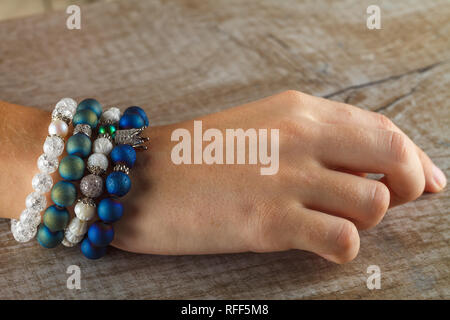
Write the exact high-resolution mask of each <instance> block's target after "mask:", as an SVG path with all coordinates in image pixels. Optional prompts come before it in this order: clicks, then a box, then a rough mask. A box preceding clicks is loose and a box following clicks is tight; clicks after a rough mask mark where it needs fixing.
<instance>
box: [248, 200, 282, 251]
mask: <svg viewBox="0 0 450 320" xmlns="http://www.w3.org/2000/svg"><path fill="white" fill-rule="evenodd" d="M258 211H259V212H257V213H256V214H255V216H254V220H253V222H252V223H251V225H252V227H251V231H250V234H251V236H250V237H249V244H248V247H249V248H250V251H253V252H268V251H273V250H276V249H280V250H282V249H283V248H282V247H280V237H279V235H280V231H279V230H280V228H281V227H282V224H283V221H284V220H285V219H284V218H283V215H281V214H279V212H280V208H278V209H277V208H276V206H273V205H272V204H269V205H268V204H265V205H263V206H262V207H260V208H259V209H258ZM286 249H287V248H286Z"/></svg>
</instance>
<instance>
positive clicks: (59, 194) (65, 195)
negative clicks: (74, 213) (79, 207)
mask: <svg viewBox="0 0 450 320" xmlns="http://www.w3.org/2000/svg"><path fill="white" fill-rule="evenodd" d="M51 197H52V201H53V202H54V203H55V204H56V205H58V206H60V207H70V206H71V205H73V203H74V202H75V199H76V198H77V189H76V188H75V186H74V185H73V184H72V183H70V182H68V181H59V182H57V183H55V185H54V186H53V188H52V191H51Z"/></svg>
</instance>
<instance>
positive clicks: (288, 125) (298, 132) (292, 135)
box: [277, 119, 307, 142]
mask: <svg viewBox="0 0 450 320" xmlns="http://www.w3.org/2000/svg"><path fill="white" fill-rule="evenodd" d="M277 128H279V129H280V139H281V140H287V141H290V140H293V141H294V142H295V141H299V138H300V137H303V136H305V135H306V130H307V129H306V127H305V126H302V125H301V124H300V123H299V121H296V120H294V119H282V120H280V121H279V123H278V126H277Z"/></svg>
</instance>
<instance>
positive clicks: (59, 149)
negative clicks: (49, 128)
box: [43, 135, 64, 158]
mask: <svg viewBox="0 0 450 320" xmlns="http://www.w3.org/2000/svg"><path fill="white" fill-rule="evenodd" d="M43 149H44V153H46V154H48V155H49V156H51V157H53V158H57V157H59V156H60V155H61V154H62V153H63V151H64V140H63V139H62V138H61V137H59V136H56V135H54V136H48V137H47V138H46V139H45V142H44V147H43Z"/></svg>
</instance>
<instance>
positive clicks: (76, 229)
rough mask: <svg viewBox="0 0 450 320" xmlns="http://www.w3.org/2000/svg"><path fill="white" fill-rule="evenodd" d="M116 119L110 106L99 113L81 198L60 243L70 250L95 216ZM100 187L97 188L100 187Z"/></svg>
mask: <svg viewBox="0 0 450 320" xmlns="http://www.w3.org/2000/svg"><path fill="white" fill-rule="evenodd" d="M119 119H120V110H119V109H118V108H115V107H112V108H110V109H108V110H106V111H105V112H103V114H102V116H101V118H100V127H99V129H98V136H97V139H95V141H94V146H93V153H92V154H91V155H90V156H89V158H88V161H87V169H88V171H89V172H90V174H89V175H86V176H85V177H84V178H83V179H82V180H81V184H80V189H81V193H82V194H83V195H84V197H83V198H80V199H78V201H77V203H76V205H75V208H74V211H75V217H74V218H73V219H72V220H71V221H70V223H69V225H68V227H67V228H66V230H65V233H64V239H63V241H62V244H63V245H64V246H66V247H73V246H74V245H76V244H77V243H79V242H80V241H81V240H83V238H84V235H85V233H86V231H87V224H88V221H90V220H92V219H93V218H94V217H95V213H96V203H95V200H94V199H95V198H97V197H99V196H100V195H101V193H102V192H103V180H102V178H101V176H102V175H103V174H104V173H105V172H106V170H107V169H108V165H109V164H108V157H107V156H108V154H109V153H110V152H111V150H112V148H113V139H114V137H115V132H116V124H117V123H118V122H119ZM100 186H101V188H100Z"/></svg>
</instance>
